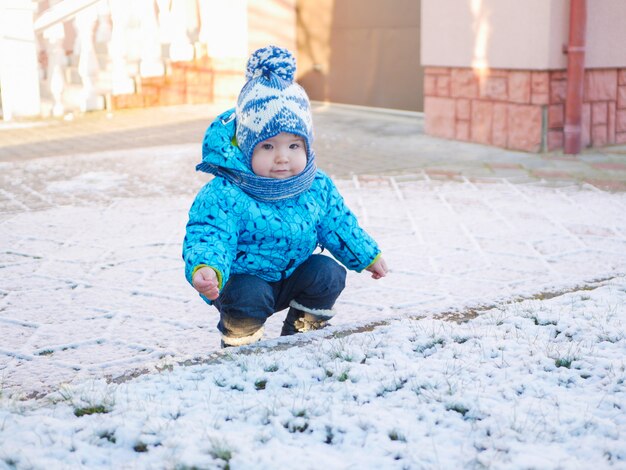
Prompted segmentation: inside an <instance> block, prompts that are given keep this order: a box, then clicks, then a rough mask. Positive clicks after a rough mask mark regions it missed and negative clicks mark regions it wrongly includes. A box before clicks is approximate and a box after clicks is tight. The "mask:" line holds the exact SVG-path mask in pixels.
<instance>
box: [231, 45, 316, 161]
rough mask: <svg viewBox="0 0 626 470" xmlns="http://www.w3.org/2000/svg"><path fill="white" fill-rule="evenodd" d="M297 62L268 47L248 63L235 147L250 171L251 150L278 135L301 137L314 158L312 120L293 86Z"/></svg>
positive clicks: (285, 52)
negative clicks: (282, 133)
mask: <svg viewBox="0 0 626 470" xmlns="http://www.w3.org/2000/svg"><path fill="white" fill-rule="evenodd" d="M295 73H296V60H295V58H294V57H293V55H292V54H291V53H290V52H289V51H288V50H287V49H283V48H280V47H277V46H267V47H263V48H261V49H259V50H257V51H255V52H254V53H253V54H252V55H251V56H250V58H249V59H248V64H247V67H246V80H247V82H246V84H245V85H244V86H243V88H242V89H241V92H240V93H239V97H238V99H237V108H236V114H237V131H236V136H237V143H238V145H239V148H240V149H241V151H242V153H243V154H244V156H245V158H246V163H247V164H248V166H249V167H250V168H252V166H251V159H252V153H253V151H254V147H255V146H256V145H257V144H258V143H259V142H262V141H264V140H267V139H269V138H271V137H274V136H275V135H278V134H280V133H281V132H288V133H291V134H296V135H299V136H301V137H302V138H303V139H304V141H305V144H306V149H307V156H308V158H309V159H311V158H312V157H313V151H312V149H311V143H312V141H313V119H312V116H311V104H310V102H309V97H308V96H307V94H306V92H305V91H304V89H303V88H302V87H301V86H300V85H298V84H297V83H295V82H294V76H295Z"/></svg>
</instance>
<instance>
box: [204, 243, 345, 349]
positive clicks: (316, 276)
mask: <svg viewBox="0 0 626 470" xmlns="http://www.w3.org/2000/svg"><path fill="white" fill-rule="evenodd" d="M345 281H346V270H345V268H344V267H343V266H341V265H340V264H339V263H337V262H336V261H335V260H334V259H332V258H330V257H328V256H325V255H311V257H310V258H309V259H307V260H306V261H305V262H304V263H302V264H301V265H300V266H298V267H297V268H296V270H295V271H294V272H293V273H292V274H291V276H289V277H288V278H286V279H283V280H280V281H276V282H267V281H264V280H263V279H261V278H259V277H256V276H252V275H249V274H235V275H233V276H231V277H230V278H229V280H228V282H227V283H226V285H225V286H224V288H223V289H222V292H221V293H220V296H219V297H218V298H217V299H216V300H215V301H214V302H213V304H214V305H215V306H216V307H217V309H218V310H219V312H220V321H219V323H218V324H217V328H218V329H219V330H220V331H221V332H222V334H223V335H224V336H226V337H228V338H244V337H246V336H251V335H254V334H255V333H256V332H258V331H259V330H260V329H261V328H262V327H263V325H264V324H265V321H266V320H267V319H268V318H269V317H270V316H271V315H273V314H274V313H276V312H278V311H280V310H283V309H285V308H287V307H289V304H290V303H291V301H295V302H297V303H298V304H299V305H300V306H302V307H305V308H306V309H307V310H310V311H311V312H313V313H314V312H315V311H320V310H321V311H327V312H328V311H330V310H331V309H332V308H333V305H334V304H335V301H336V300H337V297H339V294H341V291H343V289H344V287H345Z"/></svg>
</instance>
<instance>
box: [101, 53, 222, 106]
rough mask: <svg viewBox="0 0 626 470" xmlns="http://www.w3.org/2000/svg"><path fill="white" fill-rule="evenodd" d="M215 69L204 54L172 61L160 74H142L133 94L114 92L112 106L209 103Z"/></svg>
mask: <svg viewBox="0 0 626 470" xmlns="http://www.w3.org/2000/svg"><path fill="white" fill-rule="evenodd" d="M214 81H215V71H214V69H213V67H212V64H211V60H210V59H209V58H208V57H203V58H200V59H196V60H193V61H190V62H172V63H171V64H170V65H169V67H168V70H167V72H166V74H165V75H164V76H162V77H141V78H140V79H139V81H138V83H137V90H136V92H135V93H132V94H123V95H113V96H112V97H111V105H112V107H113V109H122V108H143V107H150V106H169V105H176V104H200V103H211V102H212V101H213V99H214Z"/></svg>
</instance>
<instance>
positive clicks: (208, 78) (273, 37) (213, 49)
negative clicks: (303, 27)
mask: <svg viewBox="0 0 626 470" xmlns="http://www.w3.org/2000/svg"><path fill="white" fill-rule="evenodd" d="M189 5H190V7H193V8H192V10H194V11H195V9H196V4H195V3H193V2H192V3H190V4H189ZM202 6H203V7H204V9H200V10H199V11H200V16H199V18H198V22H199V24H197V25H196V26H195V28H196V29H197V30H199V31H200V32H199V35H198V36H199V38H198V41H197V42H196V43H195V44H194V49H195V56H194V58H193V60H189V61H171V62H169V64H168V67H167V73H166V74H165V75H163V76H157V77H139V78H138V80H139V81H138V83H137V90H136V92H135V93H129V94H117V95H113V96H112V106H113V107H114V108H118V109H119V108H129V107H145V106H162V105H174V104H196V103H209V102H213V101H223V102H225V103H232V104H234V102H235V100H236V99H237V96H238V94H239V91H240V90H241V87H242V86H243V85H244V83H245V79H244V75H245V67H246V61H247V59H248V57H249V55H250V54H251V53H252V52H254V51H255V50H257V49H258V48H260V47H264V46H267V45H269V44H273V45H276V46H281V47H285V48H287V49H289V50H291V51H294V53H296V48H297V46H296V0H230V1H229V2H227V3H225V2H223V1H221V0H205V1H204V3H203V4H202ZM190 29H193V28H190Z"/></svg>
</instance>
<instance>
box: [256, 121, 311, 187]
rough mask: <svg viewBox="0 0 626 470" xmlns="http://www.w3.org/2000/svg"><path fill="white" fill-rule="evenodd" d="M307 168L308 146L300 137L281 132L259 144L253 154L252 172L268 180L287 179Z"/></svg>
mask: <svg viewBox="0 0 626 470" xmlns="http://www.w3.org/2000/svg"><path fill="white" fill-rule="evenodd" d="M305 166H306V145H305V143H304V139H303V138H302V137H300V136H298V135H294V134H288V133H286V132H281V133H280V134H278V135H276V136H274V137H272V138H270V139H267V140H264V141H263V142H259V143H258V144H257V145H256V147H254V151H253V152H252V171H254V173H255V174H256V175H259V176H265V177H266V178H275V179H279V180H280V179H285V178H290V177H292V176H296V175H297V174H299V173H301V172H302V170H304V167H305Z"/></svg>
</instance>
